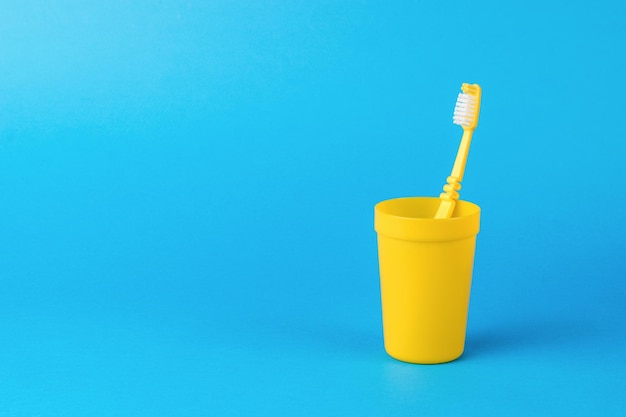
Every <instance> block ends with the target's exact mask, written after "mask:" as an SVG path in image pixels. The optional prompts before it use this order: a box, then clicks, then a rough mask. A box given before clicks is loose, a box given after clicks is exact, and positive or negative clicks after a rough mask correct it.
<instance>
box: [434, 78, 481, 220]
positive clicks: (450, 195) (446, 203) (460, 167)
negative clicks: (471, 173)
mask: <svg viewBox="0 0 626 417" xmlns="http://www.w3.org/2000/svg"><path fill="white" fill-rule="evenodd" d="M461 90H463V92H464V93H465V94H470V95H472V96H474V97H475V98H476V112H475V113H474V117H473V118H472V121H471V123H470V124H469V125H468V126H462V128H463V137H462V138H461V144H460V145H459V150H458V152H457V154H456V159H455V160H454V166H453V167H452V173H451V174H450V176H448V178H447V179H446V181H447V184H446V185H444V186H443V190H444V192H443V193H441V194H440V195H439V198H440V199H441V204H440V206H439V209H438V210H437V213H436V214H435V218H437V219H447V218H449V217H450V216H452V212H453V211H454V205H455V204H456V201H457V200H458V199H459V190H460V189H461V181H463V174H464V173H465V164H466V163H467V156H468V154H469V149H470V143H471V142H472V135H473V134H474V129H476V127H477V126H478V116H479V114H480V100H481V96H482V89H481V88H480V86H479V85H478V84H467V83H465V84H463V85H462V86H461Z"/></svg>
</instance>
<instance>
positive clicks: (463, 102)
mask: <svg viewBox="0 0 626 417" xmlns="http://www.w3.org/2000/svg"><path fill="white" fill-rule="evenodd" d="M475 113H476V98H475V97H474V96H471V95H469V94H465V93H460V94H459V96H458V98H457V99H456V106H455V107H454V116H453V117H452V121H453V122H454V124H457V125H460V126H469V125H470V124H471V123H472V120H473V119H474V115H475Z"/></svg>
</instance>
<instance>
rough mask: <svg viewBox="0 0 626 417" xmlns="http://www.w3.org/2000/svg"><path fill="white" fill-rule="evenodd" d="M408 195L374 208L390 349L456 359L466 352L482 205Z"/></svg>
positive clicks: (422, 358)
mask: <svg viewBox="0 0 626 417" xmlns="http://www.w3.org/2000/svg"><path fill="white" fill-rule="evenodd" d="M440 202H441V200H440V199H439V198H436V197H407V198H395V199H391V200H385V201H382V202H380V203H378V204H376V206H375V207H374V228H375V230H376V232H377V233H378V261H379V266H380V289H381V299H382V313H383V333H384V340H385V350H386V351H387V353H388V354H389V355H390V356H392V357H394V358H396V359H399V360H401V361H404V362H411V363H422V364H434V363H443V362H450V361H452V360H454V359H457V358H458V357H460V356H461V355H462V354H463V350H464V348H465V331H466V327H467V313H468V308H469V299H470V288H471V284H472V269H473V266H474V250H475V247H476V235H477V234H478V231H479V228H480V207H478V206H477V205H476V204H473V203H470V202H468V201H458V202H457V204H456V208H455V210H454V213H453V215H452V217H451V218H449V219H434V216H435V213H436V212H437V208H438V207H439V203H440Z"/></svg>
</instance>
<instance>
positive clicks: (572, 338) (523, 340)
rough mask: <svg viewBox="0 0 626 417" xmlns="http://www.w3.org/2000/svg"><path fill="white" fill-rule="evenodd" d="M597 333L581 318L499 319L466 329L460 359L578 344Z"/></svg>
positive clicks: (595, 339)
mask: <svg viewBox="0 0 626 417" xmlns="http://www.w3.org/2000/svg"><path fill="white" fill-rule="evenodd" d="M597 333H598V329H596V328H595V327H594V326H593V325H592V324H591V323H589V322H584V321H573V320H559V319H545V320H540V319H534V320H528V321H525V322H512V323H499V324H498V325H497V326H494V327H491V328H483V329H477V330H474V331H471V330H470V331H468V334H467V337H466V342H465V352H464V353H463V356H462V357H461V359H475V358H479V357H483V356H494V355H495V356H500V355H508V354H512V353H523V352H532V351H536V350H539V349H541V350H545V349H548V350H549V349H559V348H565V347H567V348H571V347H572V346H576V345H578V346H582V345H587V344H592V343H594V341H597V338H598V334H597Z"/></svg>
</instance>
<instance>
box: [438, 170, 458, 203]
mask: <svg viewBox="0 0 626 417" xmlns="http://www.w3.org/2000/svg"><path fill="white" fill-rule="evenodd" d="M446 180H447V181H448V183H447V184H446V185H444V186H443V191H445V192H444V193H441V195H440V196H439V197H440V198H441V199H442V200H446V201H450V200H454V201H457V200H458V199H459V197H460V194H459V190H460V189H461V183H460V182H459V179H458V178H457V177H455V176H452V175H451V176H449V177H448V178H447V179H446Z"/></svg>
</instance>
